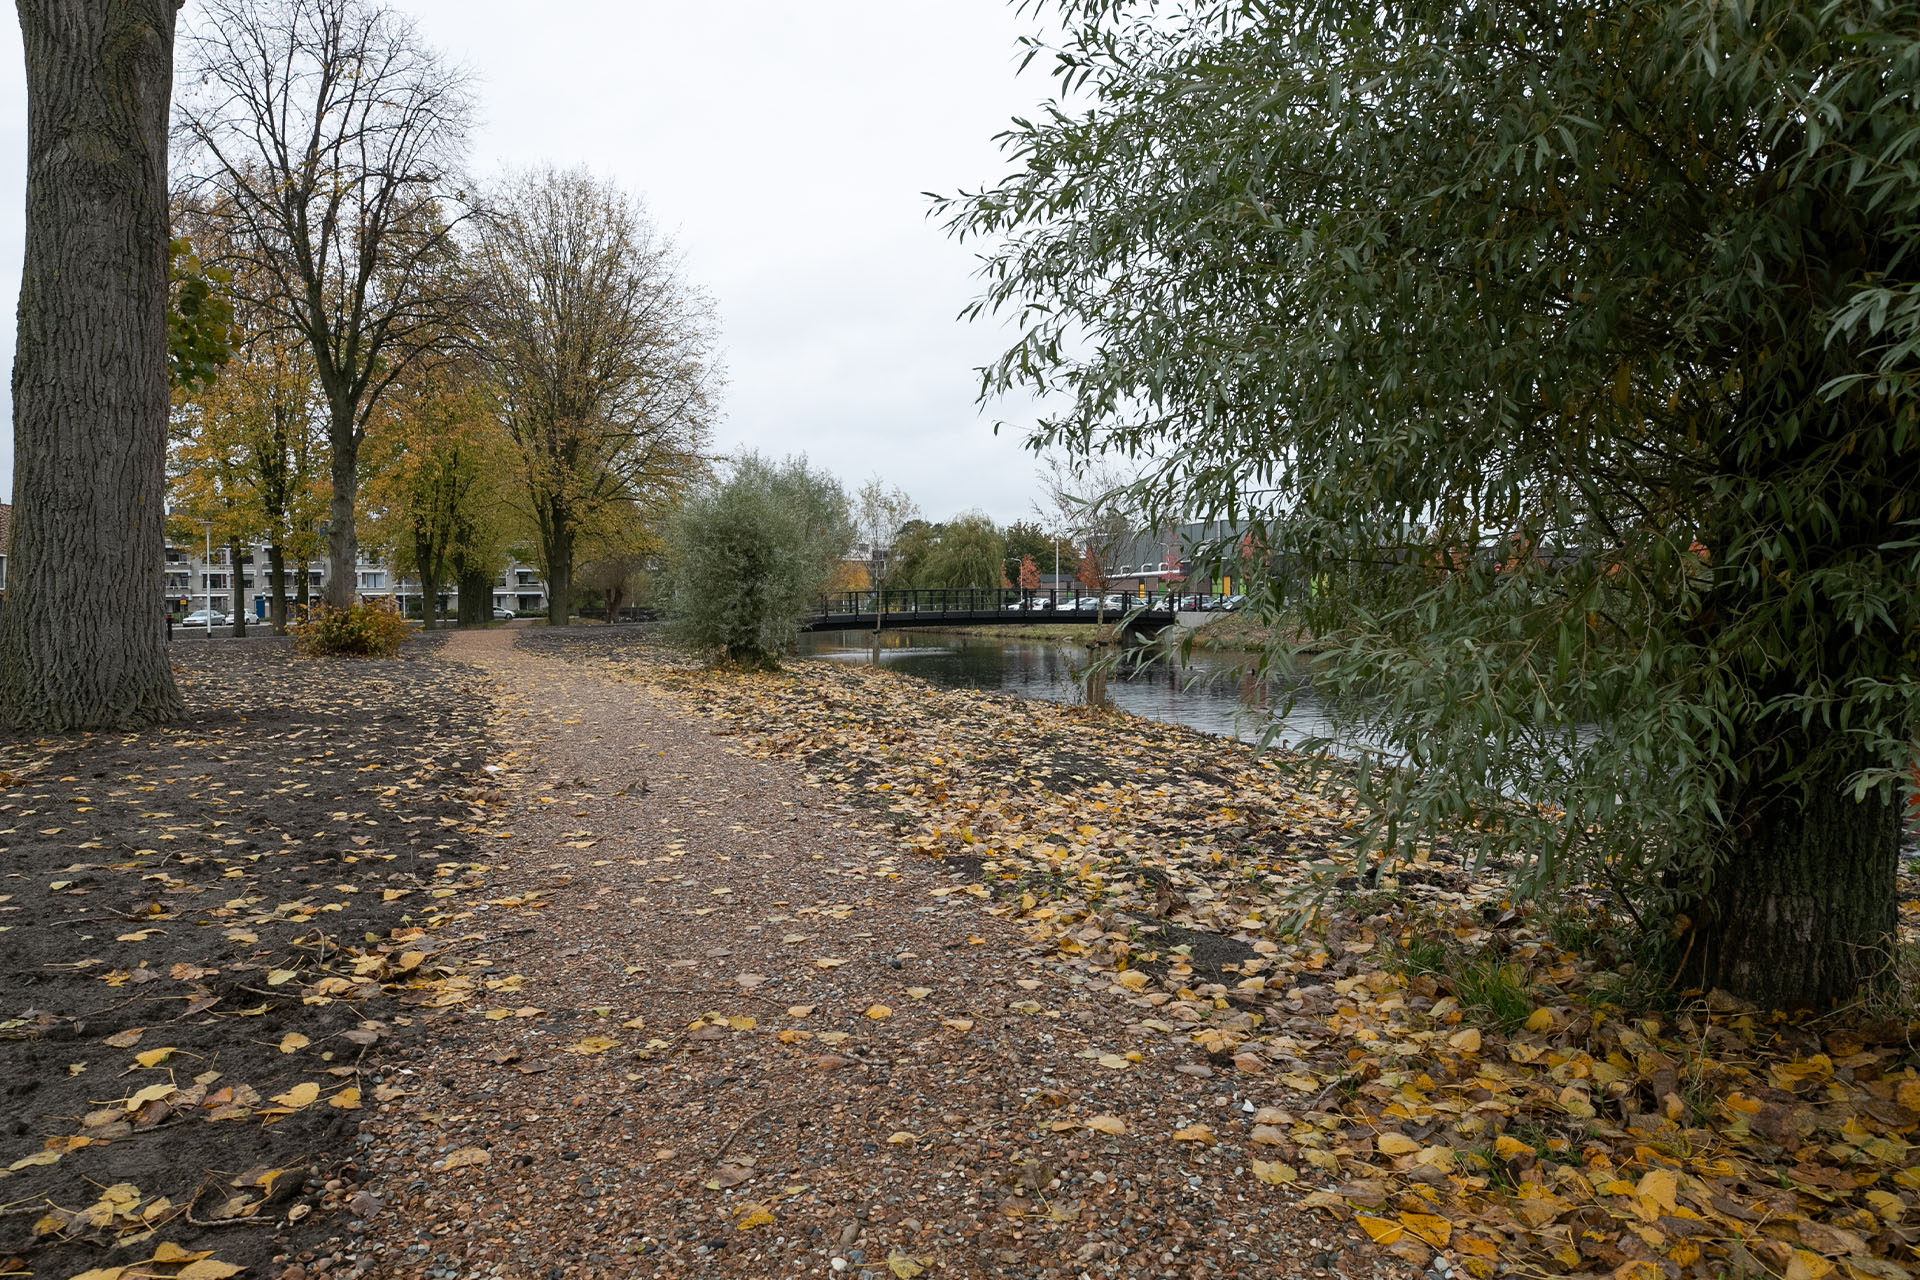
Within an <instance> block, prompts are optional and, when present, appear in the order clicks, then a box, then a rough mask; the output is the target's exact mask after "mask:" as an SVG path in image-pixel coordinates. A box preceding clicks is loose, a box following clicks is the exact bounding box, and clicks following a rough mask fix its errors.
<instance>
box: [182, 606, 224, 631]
mask: <svg viewBox="0 0 1920 1280" xmlns="http://www.w3.org/2000/svg"><path fill="white" fill-rule="evenodd" d="M232 623H233V619H232V618H229V617H228V616H227V615H226V614H224V613H222V612H220V611H219V610H218V609H195V610H194V611H193V612H192V613H190V614H188V615H187V616H186V618H185V619H184V620H183V621H182V622H181V624H180V625H181V626H185V627H225V626H231V625H232Z"/></svg>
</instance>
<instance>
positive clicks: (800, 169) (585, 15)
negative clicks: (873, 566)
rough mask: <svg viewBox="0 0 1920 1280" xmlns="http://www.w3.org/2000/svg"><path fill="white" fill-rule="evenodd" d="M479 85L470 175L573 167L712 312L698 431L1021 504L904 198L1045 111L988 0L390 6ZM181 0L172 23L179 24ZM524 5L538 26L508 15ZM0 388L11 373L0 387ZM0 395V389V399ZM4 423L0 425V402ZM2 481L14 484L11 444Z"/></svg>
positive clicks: (19, 136) (1014, 413) (1001, 513)
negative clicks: (636, 199)
mask: <svg viewBox="0 0 1920 1280" xmlns="http://www.w3.org/2000/svg"><path fill="white" fill-rule="evenodd" d="M396 7H397V8H399V9H401V10H403V11H405V12H408V13H411V14H412V15H413V16H414V17H415V19H416V20H417V21H418V23H419V25H420V29H421V31H422V33H423V34H424V35H425V37H426V38H427V40H428V41H429V42H430V43H432V44H433V45H435V46H436V47H438V48H439V49H441V50H442V51H444V52H445V53H446V54H447V55H448V56H449V57H451V58H452V59H454V60H455V61H457V62H460V63H463V64H465V65H466V66H467V67H469V68H470V69H471V70H472V71H473V72H474V73H475V76H476V79H477V93H478V99H479V103H480V126H479V128H478V130H477V131H476V134H475V137H474V146H473V156H472V162H473V166H474V168H475V170H476V171H477V172H479V173H480V174H482V175H489V174H492V173H495V172H497V171H498V170H499V168H500V167H501V166H503V165H512V166H525V165H529V164H534V163H538V162H544V161H551V162H553V163H554V164H556V165H558V166H563V167H564V166H569V165H575V164H584V165H587V166H589V167H590V168H592V169H593V170H594V171H595V172H596V173H598V174H600V175H601V176H603V177H607V178H611V179H613V180H614V181H616V182H618V183H619V184H620V185H622V186H623V187H625V188H626V189H628V190H629V191H632V192H635V193H637V194H639V195H640V196H642V197H643V198H644V199H645V200H646V202H647V205H648V207H649V208H650V210H651V213H652V216H653V218H654V220H655V221H656V222H657V223H658V224H659V225H660V226H662V227H663V228H664V229H666V230H667V231H668V232H669V233H670V234H672V235H673V236H674V237H675V238H676V239H677V240H678V242H679V243H680V245H681V247H682V248H683V249H684V250H685V253H686V267H687V272H688V275H689V276H690V277H691V278H692V279H693V280H694V281H696V282H698V283H700V284H701V285H703V286H704V287H705V288H706V289H707V290H708V291H709V292H711V294H712V295H713V297H714V300H715V302H716V303H717V305H718V311H719V318H720V327H721V334H722V345H723V347H724V350H725V360H726V366H727V376H728V389H727V392H726V396H725V402H724V416H723V419H722V421H721V424H720V426H719V429H718V431H717V432H716V433H715V447H716V449H717V450H719V451H721V452H726V451H728V450H730V449H734V448H738V447H741V446H746V447H751V448H756V449H759V450H762V451H763V452H769V453H775V454H785V453H790V452H804V453H806V454H807V455H808V456H809V457H810V458H811V459H813V460H814V461H815V462H816V463H820V464H822V465H824V466H826V467H828V468H829V469H831V470H832V471H834V472H835V473H837V474H838V475H839V476H840V477H841V478H842V479H843V480H845V481H847V482H848V484H849V487H851V486H853V485H857V484H858V483H859V482H860V481H861V480H862V479H864V478H865V477H866V476H868V475H869V474H872V473H874V472H878V473H879V474H880V475H882V476H884V477H885V478H886V479H888V480H889V481H891V482H894V483H896V484H899V485H900V486H902V487H903V488H905V489H906V490H907V491H908V492H909V493H911V494H912V495H913V496H914V498H915V499H916V500H917V501H918V502H919V503H920V506H921V508H922V509H923V510H924V511H925V512H926V513H927V514H928V515H929V516H930V517H933V518H935V519H939V518H944V517H945V516H948V515H951V514H953V513H954V512H956V511H959V510H962V509H965V508H969V507H978V508H981V509H984V510H985V511H987V512H988V513H989V514H991V515H992V516H994V517H995V518H996V519H998V520H1000V521H1002V522H1005V521H1007V520H1011V519H1014V518H1017V517H1020V516H1022V515H1025V514H1027V513H1028V511H1029V508H1030V506H1031V502H1032V499H1033V497H1034V494H1035V489H1036V486H1035V483H1034V467H1033V463H1032V460H1031V456H1030V455H1028V454H1027V453H1026V452H1025V451H1024V450H1023V449H1022V448H1021V447H1020V441H1019V432H1018V431H1017V430H1015V431H1008V430H1003V431H1002V432H1001V434H1000V435H999V436H997V437H996V436H995V435H994V433H993V429H992V428H993V422H994V420H995V419H996V418H1004V419H1007V420H1009V421H1010V422H1011V423H1014V424H1016V425H1017V424H1018V423H1020V422H1021V421H1023V420H1025V418H1028V417H1030V416H1031V410H1030V409H1029V408H1027V407H1026V406H1024V405H1022V404H1018V403H1013V404H1008V403H1001V404H999V405H997V406H990V407H989V408H988V409H987V410H986V411H984V412H983V411H982V410H981V409H980V408H979V407H978V406H977V405H976V403H975V386H976V375H975V373H974V369H975V367H976V366H978V365H981V364H983V363H986V362H987V361H988V360H989V359H990V358H991V357H992V356H993V355H994V354H995V353H996V352H997V350H998V338H999V336H1000V335H999V332H998V331H997V330H996V329H993V328H991V327H989V326H986V325H971V326H970V325H967V324H964V323H962V322H961V321H959V320H957V319H956V318H955V316H956V314H957V313H958V311H959V310H960V308H961V307H962V306H963V305H965V304H966V302H967V301H968V300H969V299H970V298H971V297H972V296H973V294H974V292H975V283H974V281H973V280H972V278H971V277H972V271H973V268H974V259H973V250H972V249H971V248H970V247H963V246H958V245H955V244H953V243H952V242H951V241H949V240H948V239H947V238H946V236H945V234H944V233H943V232H942V231H941V229H940V228H939V226H938V225H937V224H935V223H933V222H930V221H929V220H928V218H927V216H926V215H927V207H928V202H927V200H926V198H925V197H924V196H923V195H922V194H921V193H922V192H925V191H954V190H957V189H959V188H963V187H967V188H971V187H977V186H978V185H979V184H980V183H981V181H982V180H984V179H990V178H993V177H997V176H999V174H1000V173H1001V172H1002V171H1003V169H1004V167H1005V166H1004V162H1003V161H1002V160H1001V158H1000V157H999V154H998V152H997V150H996V148H995V146H994V144H993V141H992V139H993V136H994V134H996V133H998V132H999V131H1000V130H1001V129H1002V128H1004V127H1005V126H1006V124H1007V122H1008V120H1009V119H1010V118H1011V117H1012V116H1014V115H1016V114H1024V113H1025V112H1026V111H1028V110H1029V109H1031V108H1032V107H1033V105H1034V104H1035V103H1037V102H1039V101H1040V100H1042V99H1043V98H1044V97H1046V95H1047V93H1048V91H1049V89H1050V88H1051V81H1050V80H1049V79H1048V78H1047V77H1046V76H1045V75H1044V74H1043V73H1042V72H1041V71H1040V69H1039V68H1038V66H1037V65H1036V67H1035V68H1034V69H1033V70H1030V71H1028V72H1027V73H1025V74H1024V75H1016V74H1015V59H1016V56H1017V55H1016V50H1015V47H1014V41H1015V38H1016V37H1017V36H1019V35H1020V34H1022V33H1023V32H1025V31H1027V30H1028V29H1029V26H1030V24H1029V23H1028V22H1023V21H1022V20H1021V19H1020V18H1019V17H1018V16H1017V15H1016V14H1015V13H1014V12H1013V7H1012V5H1010V4H1009V3H1007V2H1006V0H814V2H812V3H808V4H804V5H802V4H797V3H793V2H792V0H728V2H727V3H725V4H704V5H689V4H686V3H684V2H683V0H679V2H674V3H667V2H665V0H547V2H546V3H545V4H543V5H540V6H528V5H526V4H524V3H514V4H508V3H505V0H400V2H399V3H397V4H396ZM194 8H195V4H194V0H187V7H186V10H185V11H183V14H182V20H183V21H188V20H191V17H192V13H193V10H194ZM534 13H537V15H538V16H537V17H535V16H530V15H532V14H534ZM25 121H26V106H25V86H24V78H23V73H22V70H21V53H20V32H19V28H18V26H17V25H16V24H15V23H13V22H11V21H0V334H3V335H4V336H0V350H4V354H5V367H6V368H7V369H9V370H11V368H12V364H13V339H14V325H13V315H14V304H15V299H16V296H17V294H18V291H19V285H20V252H21V241H22V235H23V206H24V194H23V189H24V183H25V174H24V168H25V155H26V123H25ZM9 381H10V380H9ZM7 395H8V392H7V390H6V387H5V386H4V385H0V402H4V401H5V399H6V397H7ZM6 421H7V423H8V424H9V428H10V425H11V422H12V411H11V405H10V404H8V405H7V418H6ZM0 438H3V440H4V446H3V449H0V480H3V481H4V484H5V492H7V493H11V491H12V483H13V444H12V432H11V430H10V429H9V430H6V431H4V432H0Z"/></svg>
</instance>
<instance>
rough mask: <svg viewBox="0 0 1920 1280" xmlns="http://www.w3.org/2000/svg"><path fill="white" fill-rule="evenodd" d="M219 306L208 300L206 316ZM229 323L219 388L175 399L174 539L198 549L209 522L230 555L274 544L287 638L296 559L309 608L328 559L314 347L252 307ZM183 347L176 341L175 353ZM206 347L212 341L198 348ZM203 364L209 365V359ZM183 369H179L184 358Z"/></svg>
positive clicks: (186, 215)
mask: <svg viewBox="0 0 1920 1280" xmlns="http://www.w3.org/2000/svg"><path fill="white" fill-rule="evenodd" d="M192 220H193V215H192V213H191V211H180V210H176V212H175V225H176V226H178V225H179V224H180V223H182V222H188V223H191V222H192ZM215 252H216V254H217V253H218V250H217V249H216V250H215ZM178 275H179V272H178V271H177V270H176V278H178ZM221 275H222V276H225V275H226V273H225V272H222V273H221ZM229 279H230V278H229ZM213 301H214V299H209V300H205V301H202V302H201V303H200V304H199V308H198V309H199V310H204V309H206V308H207V307H208V306H210V305H211V303H212V302H213ZM226 315H227V317H228V319H229V320H230V322H231V323H230V324H229V326H228V332H229V340H230V342H231V344H232V346H231V349H230V352H229V353H228V355H227V357H226V358H224V359H223V362H222V363H221V364H220V366H219V367H220V376H219V379H218V381H200V382H197V383H195V384H193V385H186V386H181V387H180V388H179V389H178V390H176V392H175V394H174V414H173V422H172V429H171V432H170V442H169V457H168V491H169V495H170V513H171V516H172V518H173V522H174V534H175V536H176V537H179V538H180V539H182V540H183V541H185V542H187V543H188V544H189V545H191V544H192V543H194V542H197V541H199V536H198V535H199V533H200V528H199V526H200V525H201V524H202V523H203V522H204V523H206V524H210V525H212V526H213V528H212V529H211V530H210V531H209V532H211V534H212V535H213V537H214V538H215V539H216V540H217V541H219V542H221V543H223V544H230V545H229V550H230V551H231V549H232V548H231V544H233V543H236V542H242V541H244V542H251V541H252V540H254V539H256V538H257V539H260V540H262V541H264V542H265V543H266V551H267V563H266V565H265V566H263V568H264V570H265V578H266V582H265V585H266V586H267V587H268V589H269V593H270V594H269V597H268V598H269V608H268V613H267V617H268V621H269V623H270V624H271V626H272V628H273V630H274V632H275V633H276V634H281V633H284V632H285V631H286V629H287V608H288V603H289V598H290V597H289V594H288V591H287V586H288V583H287V560H288V557H289V556H291V557H292V558H293V559H294V560H295V562H296V563H297V564H298V565H299V585H298V599H299V600H301V601H302V602H304V600H305V598H306V566H307V563H308V561H309V560H311V559H313V558H314V557H315V556H316V555H317V554H318V551H319V547H318V545H317V542H318V537H317V534H316V532H315V531H316V529H317V527H318V525H319V522H320V521H321V520H322V518H323V517H324V515H325V513H326V510H327V505H328V484H327V467H326V436H325V432H324V430H323V429H322V426H321V424H322V422H323V420H324V415H323V414H322V412H321V411H320V410H321V405H320V404H319V402H318V397H317V396H316V394H315V387H314V380H313V362H312V359H311V357H310V354H309V352H308V350H307V346H306V344H305V343H304V342H303V341H302V340H301V339H299V338H298V337H297V336H295V335H291V334H288V333H285V332H284V331H281V330H279V329H276V328H273V327H271V326H259V327H256V325H255V324H253V323H250V322H252V321H256V320H258V319H259V318H260V317H259V315H258V313H256V312H254V311H252V310H251V309H250V308H247V307H246V306H245V305H244V304H243V306H242V308H241V309H240V310H238V311H237V312H236V310H235V308H233V306H232V305H231V304H230V303H229V304H227V306H226ZM178 327H179V326H176V329H177V328H178ZM182 345H183V344H182V343H181V342H179V341H176V343H175V350H176V352H177V351H179V349H180V348H181V346H182ZM201 346H204V342H203V341H202V342H197V343H195V344H193V346H192V347H191V349H193V350H196V351H197V350H198V349H199V348H200V347H201ZM194 358H195V359H196V360H199V361H201V362H202V363H203V364H204V363H205V362H206V357H205V356H203V355H201V356H195V357H194ZM175 363H176V367H178V366H179V364H180V358H179V357H178V356H176V360H175ZM242 578H243V568H242V566H239V565H238V564H236V565H235V567H234V579H235V581H234V592H235V594H234V598H233V619H234V622H233V625H234V631H235V634H236V635H244V634H245V628H246V611H245V607H244V605H245V597H244V595H243V594H242V588H241V585H240V584H241V581H242Z"/></svg>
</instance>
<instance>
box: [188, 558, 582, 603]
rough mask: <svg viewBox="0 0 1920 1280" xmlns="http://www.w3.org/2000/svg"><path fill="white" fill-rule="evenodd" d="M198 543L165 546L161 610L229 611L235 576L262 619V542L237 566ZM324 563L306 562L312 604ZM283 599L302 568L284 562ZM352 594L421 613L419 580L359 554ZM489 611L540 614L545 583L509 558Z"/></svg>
mask: <svg viewBox="0 0 1920 1280" xmlns="http://www.w3.org/2000/svg"><path fill="white" fill-rule="evenodd" d="M207 556H208V552H207V549H206V548H204V547H188V546H180V545H169V546H168V547H167V554H166V566H165V574H166V580H165V587H164V590H165V593H166V600H167V611H168V612H169V613H171V614H172V615H173V616H174V617H175V618H182V617H185V616H186V615H187V614H189V613H193V612H195V611H197V610H200V609H205V608H208V607H209V606H211V607H212V608H214V609H218V610H219V611H220V612H221V613H223V614H227V613H231V612H232V611H233V606H234V599H233V589H234V581H235V579H236V578H237V579H238V580H239V584H240V590H241V592H242V599H243V601H244V605H243V608H244V609H245V611H246V616H247V618H248V620H249V621H265V620H266V617H267V614H268V611H269V607H270V605H271V603H272V600H273V576H272V573H271V572H270V571H269V569H268V567H267V549H266V546H265V545H264V544H261V545H258V546H254V547H251V548H248V549H246V550H244V551H243V552H242V554H241V559H240V563H239V564H237V565H236V564H234V563H232V556H231V552H230V550H229V549H228V548H226V547H214V548H212V553H211V559H209V558H207ZM327 567H328V566H327V562H326V561H325V560H320V561H315V562H309V563H308V564H307V565H305V566H304V572H305V573H306V576H307V593H306V594H307V599H308V600H309V601H314V602H317V601H318V600H320V599H321V597H322V596H323V595H324V594H325V592H326V586H327ZM285 568H286V575H287V586H286V591H287V602H288V605H289V606H291V605H292V604H293V603H294V602H295V601H297V600H298V599H299V598H300V580H299V575H300V574H301V573H302V572H303V566H301V565H300V564H299V563H298V562H297V561H292V560H289V561H288V562H287V563H286V566H285ZM354 594H355V595H356V596H358V597H359V598H360V599H362V600H391V601H393V602H394V604H395V605H396V606H397V607H398V608H399V609H400V611H401V612H402V613H404V614H407V615H408V616H409V617H418V616H419V615H420V612H421V601H422V597H421V592H420V584H419V582H417V581H415V580H414V579H411V578H402V577H401V576H400V575H399V574H397V573H395V572H394V571H393V569H392V567H391V566H389V565H388V564H386V563H385V562H384V561H382V560H379V559H377V558H373V557H369V556H365V555H362V556H361V557H360V562H359V563H358V564H357V565H355V566H354ZM490 596H491V600H490V604H491V607H492V608H494V609H510V610H512V611H513V612H514V613H516V614H540V613H545V612H546V610H547V584H546V581H545V579H544V578H543V577H542V576H541V574H540V571H539V569H538V568H537V567H535V566H533V565H529V564H522V563H520V562H519V561H517V560H509V561H508V562H507V565H506V568H505V569H504V570H502V571H501V572H499V573H497V574H495V575H494V579H493V583H492V587H491V590H490ZM440 599H441V602H442V612H443V614H445V615H449V616H450V615H451V614H452V613H453V611H454V610H455V608H457V606H458V603H459V593H458V592H457V591H455V590H454V589H453V588H452V587H451V586H449V587H447V588H446V589H445V590H443V591H441V593H440Z"/></svg>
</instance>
